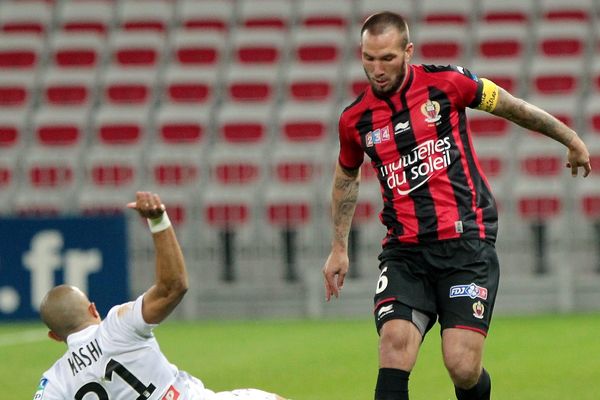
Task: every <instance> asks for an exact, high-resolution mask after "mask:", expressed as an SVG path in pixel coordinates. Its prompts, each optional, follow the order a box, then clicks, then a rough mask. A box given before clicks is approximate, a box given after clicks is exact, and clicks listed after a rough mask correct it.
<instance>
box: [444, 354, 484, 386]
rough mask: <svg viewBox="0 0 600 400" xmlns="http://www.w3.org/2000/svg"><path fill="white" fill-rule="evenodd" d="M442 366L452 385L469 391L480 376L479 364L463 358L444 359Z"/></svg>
mask: <svg viewBox="0 0 600 400" xmlns="http://www.w3.org/2000/svg"><path fill="white" fill-rule="evenodd" d="M444 364H445V365H446V369H447V370H448V373H449V374H450V378H451V379H452V382H453V383H454V385H456V386H458V387H460V388H462V389H469V388H471V387H473V386H475V385H476V384H477V381H478V380H479V375H480V374H481V363H480V362H478V361H476V360H472V359H471V360H467V359H465V358H464V357H444Z"/></svg>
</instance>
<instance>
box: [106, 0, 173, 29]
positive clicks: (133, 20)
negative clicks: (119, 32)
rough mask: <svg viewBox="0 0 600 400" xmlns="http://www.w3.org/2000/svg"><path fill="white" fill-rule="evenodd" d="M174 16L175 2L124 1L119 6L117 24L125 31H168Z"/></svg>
mask: <svg viewBox="0 0 600 400" xmlns="http://www.w3.org/2000/svg"><path fill="white" fill-rule="evenodd" d="M172 17H173V2H170V1H166V0H144V1H122V2H119V3H118V7H117V26H118V27H119V28H120V29H123V30H125V31H154V32H161V33H164V32H166V31H167V30H168V29H169V27H170V25H171V19H172Z"/></svg>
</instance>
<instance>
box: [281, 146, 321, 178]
mask: <svg viewBox="0 0 600 400" xmlns="http://www.w3.org/2000/svg"><path fill="white" fill-rule="evenodd" d="M326 150H327V149H315V146H313V145H311V144H307V145H304V146H303V145H300V144H293V145H290V144H287V143H279V144H278V145H277V146H275V147H274V148H273V151H272V153H271V156H270V157H269V164H270V166H269V168H270V176H271V179H270V181H275V182H279V183H282V184H292V185H312V187H314V186H315V185H317V186H318V185H319V184H320V180H321V178H322V177H323V173H324V171H323V160H324V159H326V157H325V156H326V155H325V154H324V152H325V151H326Z"/></svg>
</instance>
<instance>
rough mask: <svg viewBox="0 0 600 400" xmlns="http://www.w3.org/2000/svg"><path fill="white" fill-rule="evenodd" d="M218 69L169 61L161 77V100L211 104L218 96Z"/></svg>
mask: <svg viewBox="0 0 600 400" xmlns="http://www.w3.org/2000/svg"><path fill="white" fill-rule="evenodd" d="M220 73H221V72H220V70H219V69H218V68H213V67H207V68H202V67H188V66H185V67H183V66H180V65H177V64H173V63H170V64H168V65H167V68H166V70H165V74H164V76H163V78H162V85H161V89H162V92H161V96H160V98H161V100H162V101H164V102H167V103H180V104H198V105H201V104H204V105H207V104H213V103H214V102H215V101H217V99H218V98H219V97H218V96H219V93H220V91H219V90H218V89H219V88H220Z"/></svg>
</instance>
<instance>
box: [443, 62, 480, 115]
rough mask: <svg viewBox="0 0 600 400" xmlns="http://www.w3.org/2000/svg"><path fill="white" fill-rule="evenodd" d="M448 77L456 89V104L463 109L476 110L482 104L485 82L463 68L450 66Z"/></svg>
mask: <svg viewBox="0 0 600 400" xmlns="http://www.w3.org/2000/svg"><path fill="white" fill-rule="evenodd" d="M450 69H451V70H452V72H451V73H450V74H449V75H448V79H449V80H450V82H451V84H452V86H454V88H455V89H456V93H455V104H456V105H457V106H459V107H462V108H467V107H469V108H476V107H477V106H478V105H479V104H480V103H481V93H482V90H483V82H482V81H481V80H480V79H479V78H478V77H477V75H475V74H474V73H472V72H471V71H469V70H468V69H466V68H463V67H461V66H450Z"/></svg>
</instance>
